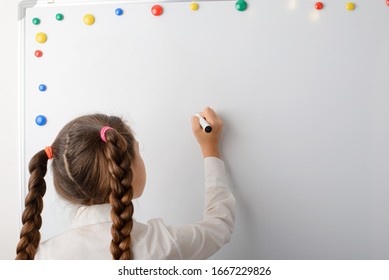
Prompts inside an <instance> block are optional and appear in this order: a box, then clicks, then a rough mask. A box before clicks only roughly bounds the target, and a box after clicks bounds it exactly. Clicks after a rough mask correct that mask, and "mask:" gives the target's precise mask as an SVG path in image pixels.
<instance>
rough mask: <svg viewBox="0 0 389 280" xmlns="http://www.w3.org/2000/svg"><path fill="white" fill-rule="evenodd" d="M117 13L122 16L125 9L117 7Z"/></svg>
mask: <svg viewBox="0 0 389 280" xmlns="http://www.w3.org/2000/svg"><path fill="white" fill-rule="evenodd" d="M115 14H116V15H118V16H121V15H122V14H123V9H120V8H117V9H116V10H115Z"/></svg>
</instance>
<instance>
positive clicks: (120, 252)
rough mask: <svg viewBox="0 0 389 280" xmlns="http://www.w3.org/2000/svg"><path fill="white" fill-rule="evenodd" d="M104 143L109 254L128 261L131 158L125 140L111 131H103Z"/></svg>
mask: <svg viewBox="0 0 389 280" xmlns="http://www.w3.org/2000/svg"><path fill="white" fill-rule="evenodd" d="M106 139H107V143H106V144H105V145H104V154H105V157H106V158H107V160H108V162H107V164H108V171H109V173H110V175H111V177H110V180H109V184H110V187H111V193H110V196H109V202H110V204H111V205H112V211H111V218H112V228H111V233H112V241H111V247H110V250H111V254H112V256H113V259H116V260H120V259H121V260H125V259H132V257H133V256H132V252H131V230H132V226H133V220H132V215H133V213H134V207H133V204H132V197H133V189H132V185H131V182H132V177H133V173H132V170H131V159H132V156H131V155H130V154H129V152H128V150H127V148H128V143H127V141H126V140H125V139H124V138H123V137H122V136H121V135H120V134H119V133H118V132H117V131H115V130H109V131H107V132H106Z"/></svg>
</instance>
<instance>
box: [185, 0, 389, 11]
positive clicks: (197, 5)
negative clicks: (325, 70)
mask: <svg viewBox="0 0 389 280" xmlns="http://www.w3.org/2000/svg"><path fill="white" fill-rule="evenodd" d="M388 1H389V0H388ZM199 8H200V6H199V4H197V3H195V2H193V3H191V4H190V9H191V10H192V11H197V10H198V9H199Z"/></svg>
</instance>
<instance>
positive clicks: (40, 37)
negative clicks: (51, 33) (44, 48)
mask: <svg viewBox="0 0 389 280" xmlns="http://www.w3.org/2000/svg"><path fill="white" fill-rule="evenodd" d="M35 40H36V41H37V42H38V43H41V44H43V43H44V42H46V41H47V35H46V34H45V33H43V32H39V33H37V34H36V36H35Z"/></svg>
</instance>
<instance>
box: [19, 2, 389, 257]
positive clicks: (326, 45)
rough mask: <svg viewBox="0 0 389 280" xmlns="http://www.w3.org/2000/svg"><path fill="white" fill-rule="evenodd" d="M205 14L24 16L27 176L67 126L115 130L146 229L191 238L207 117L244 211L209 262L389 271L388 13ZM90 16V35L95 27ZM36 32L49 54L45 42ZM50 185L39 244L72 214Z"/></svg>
mask: <svg viewBox="0 0 389 280" xmlns="http://www.w3.org/2000/svg"><path fill="white" fill-rule="evenodd" d="M198 3H199V4H200V9H199V10H198V11H197V12H193V11H192V10H190V9H189V2H177V3H171V2H162V4H161V5H163V7H164V13H163V15H162V16H160V17H155V16H153V15H152V14H151V13H150V9H151V6H152V5H153V4H154V3H153V2H144V1H135V2H128V1H121V2H115V1H112V2H109V3H107V2H96V1H93V2H85V3H81V2H75V3H73V2H71V3H66V1H62V2H55V3H54V4H38V5H35V6H34V7H31V8H27V9H26V16H25V18H24V19H23V20H22V27H23V29H22V34H21V35H22V39H23V40H24V41H23V40H22V66H23V68H22V69H23V71H22V76H21V77H22V81H21V82H22V85H23V86H22V88H21V97H22V98H21V109H22V110H21V114H22V131H23V134H24V135H23V139H22V147H21V149H22V151H23V155H24V159H23V160H22V166H23V168H22V173H23V175H22V176H24V178H26V180H27V179H28V175H27V174H25V173H26V172H25V171H26V170H27V168H26V167H27V164H28V161H29V159H30V158H31V157H32V156H33V155H34V154H35V153H36V152H37V151H39V150H41V149H42V148H44V147H45V146H48V145H50V144H51V143H52V141H53V140H54V138H55V136H56V134H57V133H58V131H59V130H60V129H61V128H62V127H63V125H64V124H65V123H67V122H68V121H70V120H71V119H73V118H75V117H77V116H79V115H84V114H88V113H96V112H101V113H107V114H116V115H120V116H123V117H124V118H125V119H126V120H127V121H128V124H129V125H130V126H131V127H132V129H133V130H134V132H135V133H136V138H137V140H138V141H139V142H140V145H141V154H142V156H143V158H144V161H145V164H146V169H147V174H148V175H147V176H148V178H147V185H146V190H145V192H144V194H143V196H142V197H141V198H140V199H138V200H137V201H136V202H135V218H136V219H137V220H138V221H141V222H146V221H147V220H148V219H150V218H153V217H160V218H163V219H164V220H165V221H166V222H167V223H170V224H175V225H180V224H183V223H191V222H195V221H197V220H199V219H201V217H202V209H203V205H204V202H203V199H204V198H203V196H204V190H203V180H204V175H203V162H202V157H201V154H200V149H199V147H198V145H197V143H196V140H195V139H194V137H193V135H192V132H191V126H190V118H191V116H192V114H193V113H194V112H197V111H201V110H202V109H203V108H204V107H205V106H207V105H209V106H211V107H213V108H214V109H215V110H216V111H217V112H218V113H219V114H220V116H221V117H222V118H223V120H224V122H225V127H224V131H223V138H222V153H223V158H224V160H225V162H226V166H227V171H228V177H229V178H228V180H229V182H230V185H231V188H232V190H233V193H234V195H235V196H236V199H237V220H236V230H235V233H234V235H233V237H232V240H231V242H230V243H229V244H228V245H226V246H225V247H223V248H222V250H220V251H219V252H218V253H217V254H216V255H215V256H214V258H217V259H380V258H382V259H387V258H389V239H388V236H389V217H388V213H389V204H388V203H387V200H388V199H387V198H388V197H389V188H388V182H389V172H388V167H389V162H388V161H389V160H388V159H389V145H388V143H389V141H388V140H389V122H388V121H389V110H388V105H389V79H388V74H389V71H388V65H389V53H388V49H389V36H388V26H389V25H388V24H389V7H387V6H386V5H385V1H358V2H356V10H354V11H352V12H350V11H347V10H346V9H345V2H343V1H336V2H335V1H332V2H328V3H324V4H325V8H324V9H323V10H321V11H317V10H315V9H314V3H315V2H314V1H308V0H306V1H299V0H283V1H281V0H278V1H270V0H266V1H255V0H252V1H248V4H249V7H248V9H247V10H246V11H245V12H238V11H237V10H236V9H235V7H234V5H235V1H199V2H198ZM118 7H121V8H122V9H123V10H124V14H123V16H120V17H119V16H117V15H116V14H115V13H114V11H115V9H116V8H118ZM57 13H62V14H63V15H64V17H65V18H64V20H63V21H57V20H56V19H55V15H56V14H57ZM85 14H93V15H94V16H95V18H96V22H95V24H93V25H91V26H87V25H85V24H84V23H83V22H82V18H83V16H84V15H85ZM34 17H38V18H40V19H41V23H40V24H39V25H37V26H35V25H33V24H32V23H31V22H32V19H33V18H34ZM38 32H45V33H46V34H47V37H48V40H47V42H46V43H44V44H38V43H37V42H36V41H35V35H36V33H38ZM36 49H41V50H42V51H43V56H42V57H41V58H36V57H35V56H34V51H35V50H36ZM39 84H46V85H47V91H46V92H43V93H42V92H40V91H39V90H38V86H39ZM40 114H43V115H45V116H46V117H47V118H48V122H47V125H45V126H43V127H40V126H37V125H36V124H35V117H36V116H37V115H40ZM49 173H50V169H49ZM46 181H47V183H48V193H47V195H46V197H45V208H44V213H43V227H42V237H43V239H47V238H49V237H51V236H53V235H56V234H58V233H60V232H62V231H64V230H66V228H67V227H68V226H69V225H68V224H67V222H66V219H65V217H66V215H67V212H69V211H70V212H71V210H69V208H68V207H66V206H65V205H66V204H65V203H64V202H60V201H59V200H58V198H57V197H56V196H55V195H54V191H53V186H52V183H51V181H52V179H51V177H50V175H49V176H47V177H46Z"/></svg>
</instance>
